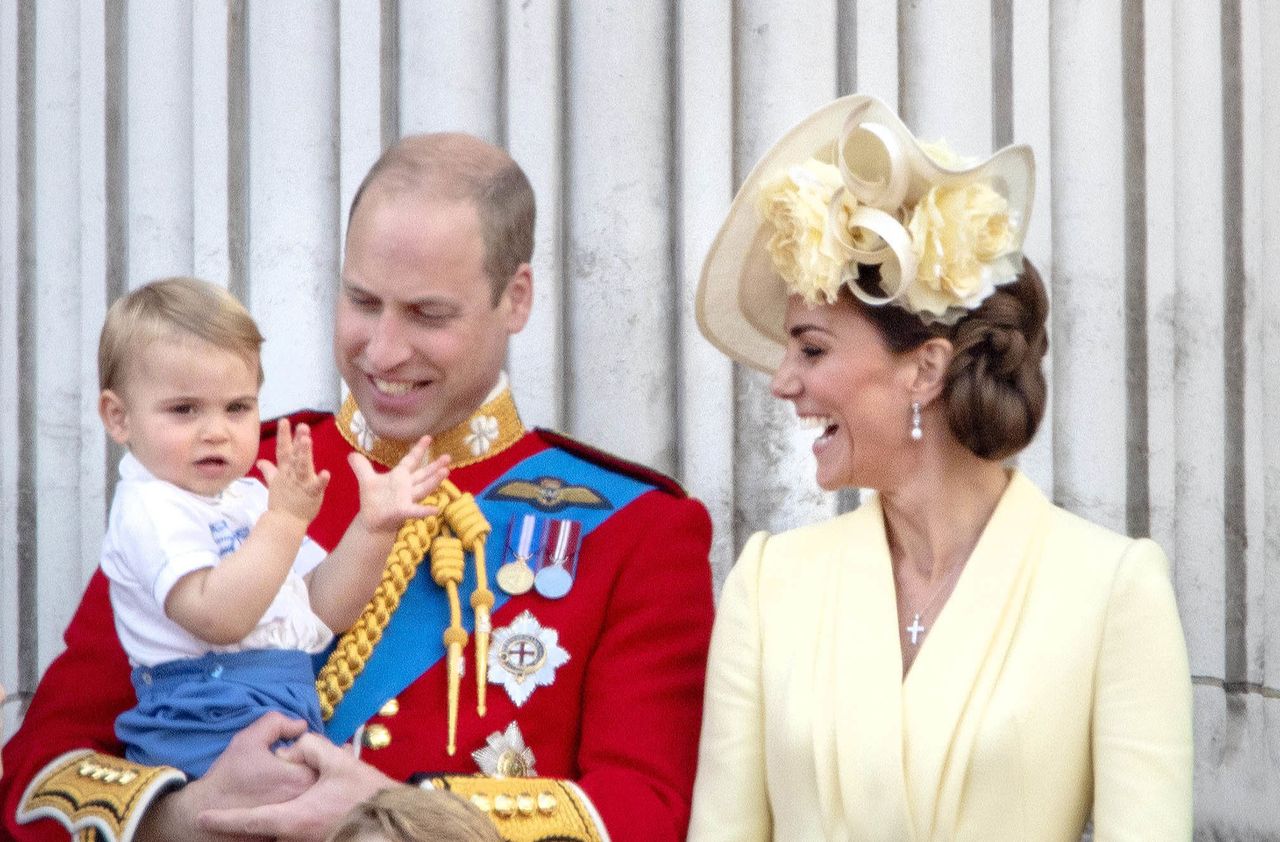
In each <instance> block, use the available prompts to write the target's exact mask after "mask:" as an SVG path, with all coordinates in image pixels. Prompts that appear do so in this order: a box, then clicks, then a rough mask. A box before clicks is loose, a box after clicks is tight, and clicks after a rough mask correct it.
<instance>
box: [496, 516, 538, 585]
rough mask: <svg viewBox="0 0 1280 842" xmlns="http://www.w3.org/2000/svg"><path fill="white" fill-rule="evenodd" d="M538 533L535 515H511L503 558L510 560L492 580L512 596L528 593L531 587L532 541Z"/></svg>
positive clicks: (499, 569) (533, 544)
mask: <svg viewBox="0 0 1280 842" xmlns="http://www.w3.org/2000/svg"><path fill="white" fill-rule="evenodd" d="M537 533H538V516H537V515H512V517H511V521H510V523H509V524H508V526H507V546H506V552H505V553H504V555H503V557H504V558H507V559H510V561H507V562H505V563H504V564H503V565H502V566H501V567H499V568H498V572H497V573H496V574H494V578H495V579H496V580H497V582H498V587H500V588H502V590H503V591H504V592H506V593H509V594H511V595H512V596H519V595H520V594H523V593H528V592H529V589H530V588H532V587H533V568H531V567H530V566H529V559H531V558H533V553H534V546H535V543H534V539H535V537H536V536H537Z"/></svg>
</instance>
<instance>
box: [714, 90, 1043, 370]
mask: <svg viewBox="0 0 1280 842" xmlns="http://www.w3.org/2000/svg"><path fill="white" fill-rule="evenodd" d="M1034 183H1035V162H1034V159H1033V157H1032V154H1031V149H1030V148H1029V147H1026V146H1008V147H1005V148H1004V149H1001V150H1000V151H999V152H997V153H995V154H994V155H992V156H991V157H990V158H988V159H987V160H986V161H982V162H977V161H971V160H966V159H963V158H960V157H959V156H958V155H956V154H955V153H953V152H951V151H950V150H949V149H948V148H946V147H945V146H943V145H941V144H924V143H921V142H920V141H918V140H916V138H915V137H914V136H913V135H912V134H911V131H910V130H909V129H908V128H907V127H906V126H905V125H903V123H902V120H900V119H899V118H898V115H896V114H894V113H893V112H892V111H891V110H890V109H889V108H888V107H887V106H886V105H885V104H884V103H882V102H880V101H879V100H878V99H875V98H874V97H869V96H861V95H856V94H855V95H853V96H847V97H844V98H842V99H838V100H836V101H835V102H833V103H831V104H829V105H827V106H825V107H823V108H821V109H819V110H818V111H817V112H815V113H814V114H811V115H810V116H809V117H808V118H806V119H805V120H803V121H802V122H800V123H799V124H798V125H796V126H795V127H794V128H792V129H791V130H790V131H788V132H787V133H786V134H785V135H784V136H783V137H782V139H781V140H779V141H778V142H777V143H776V144H774V146H773V148H772V149H770V150H769V151H768V152H767V153H765V156H764V157H763V158H761V159H760V162H759V163H758V164H756V166H755V168H754V169H753V170H752V171H751V174H750V175H749V176H747V180H746V182H745V183H744V184H743V185H742V189H740V190H739V191H738V195H737V196H736V197H735V198H734V200H733V205H732V206H731V207H730V208H729V215H728V218H726V219H725V222H724V225H723V226H721V228H720V233H719V234H718V235H717V236H716V239H715V242H714V243H712V245H711V251H710V252H709V253H708V254H707V259H706V262H705V263H704V264H703V266H702V279H701V281H700V282H699V284H698V293H697V298H696V305H695V306H696V309H697V318H698V327H699V328H700V329H701V330H702V333H703V335H704V336H706V337H707V339H708V340H710V342H711V344H713V345H715V346H716V347H717V348H719V349H720V350H721V351H722V352H724V353H725V354H727V355H728V356H729V357H731V358H733V359H735V360H737V361H739V362H741V363H745V364H746V365H749V366H751V367H752V368H756V369H760V370H761V371H765V372H772V371H775V370H776V369H777V368H778V365H779V364H780V363H781V361H782V355H783V350H784V346H785V345H786V341H787V337H786V334H785V332H784V330H783V321H784V318H785V313H786V305H787V296H788V295H791V294H799V295H802V296H804V298H805V300H806V301H808V302H809V303H810V304H818V303H821V302H823V301H825V302H833V301H835V300H836V296H837V295H838V294H839V291H840V287H841V286H847V287H848V288H849V290H850V291H851V292H852V293H853V294H854V295H856V296H857V297H858V298H860V299H861V300H862V301H864V302H866V303H867V304H870V305H876V306H878V305H888V304H892V305H895V306H898V307H902V308H904V309H906V310H908V311H910V312H912V313H915V314H916V315H918V316H919V317H920V318H921V319H922V320H924V321H925V322H943V323H945V324H954V323H955V322H956V321H957V320H958V319H959V318H960V317H961V316H963V315H964V314H965V313H967V312H969V311H970V310H973V309H974V308H976V307H977V306H978V305H980V304H981V303H982V302H983V301H984V300H985V299H986V298H987V297H988V296H989V295H991V293H992V292H993V291H994V290H995V288H996V287H997V286H999V285H1001V284H1005V283H1008V282H1010V281H1012V280H1014V279H1015V278H1016V277H1017V276H1018V273H1019V272H1020V271H1021V269H1022V241H1023V236H1024V233H1025V231H1026V227H1027V220H1028V217H1029V215H1030V212H1031V199H1032V193H1033V190H1034ZM859 264H862V265H867V266H876V267H878V268H879V275H880V287H881V293H882V294H880V295H872V294H870V293H868V292H867V291H866V290H865V289H863V288H861V287H860V286H859V285H858V284H857V283H856V281H857V278H858V266H859Z"/></svg>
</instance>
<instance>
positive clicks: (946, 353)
mask: <svg viewBox="0 0 1280 842" xmlns="http://www.w3.org/2000/svg"><path fill="white" fill-rule="evenodd" d="M954 353H955V349H954V348H953V347H952V345H951V343H950V342H949V341H948V340H946V339H943V338H941V337H938V336H935V337H933V338H932V339H928V340H926V341H925V342H924V343H923V344H921V345H920V346H919V347H917V348H915V349H914V350H912V351H911V354H912V356H913V357H914V358H915V369H916V370H915V380H914V382H913V383H912V384H911V392H912V395H913V396H914V398H915V400H918V401H919V402H920V403H921V404H928V403H930V402H932V401H933V399H934V398H936V397H938V395H940V394H942V390H943V389H944V388H946V385H947V368H948V367H950V365H951V357H952V356H953V355H954Z"/></svg>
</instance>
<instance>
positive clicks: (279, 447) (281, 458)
mask: <svg viewBox="0 0 1280 842" xmlns="http://www.w3.org/2000/svg"><path fill="white" fill-rule="evenodd" d="M292 454H293V436H292V435H291V434H290V432H289V419H288V418H281V419H280V421H279V423H277V424H276V464H277V465H283V464H284V463H285V462H287V461H288V460H289V457H290V456H291V455H292Z"/></svg>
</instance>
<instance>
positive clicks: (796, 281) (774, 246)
mask: <svg viewBox="0 0 1280 842" xmlns="http://www.w3.org/2000/svg"><path fill="white" fill-rule="evenodd" d="M833 200H834V201H833ZM758 206H759V209H760V215H761V217H762V218H764V219H765V220H766V221H768V222H770V223H771V224H772V225H773V236H772V237H770V239H769V246H768V248H769V254H770V256H772V258H773V265H774V267H775V268H776V269H777V270H778V274H779V275H781V276H782V279H783V280H784V281H785V282H786V283H787V286H788V287H789V288H790V289H791V291H792V292H794V293H797V294H799V295H801V296H802V297H803V298H804V300H805V301H806V302H807V303H809V304H811V305H812V304H817V303H819V301H826V302H827V303H830V302H832V301H835V300H836V296H837V294H838V293H839V291H840V284H841V282H842V280H843V277H844V270H845V266H846V265H847V264H848V262H849V252H848V249H847V247H846V246H845V245H844V244H843V243H842V242H841V238H840V237H838V236H837V230H839V229H840V228H843V229H844V230H845V232H846V233H845V234H844V239H845V240H848V241H850V242H852V243H853V244H854V245H855V246H857V247H859V248H867V249H871V248H875V247H876V246H877V245H878V240H879V238H878V237H876V236H875V235H874V234H870V233H868V232H865V231H863V230H861V229H854V230H852V231H850V230H848V222H849V217H850V216H851V215H852V213H853V212H854V211H855V210H856V209H857V206H858V203H857V200H856V199H854V198H853V196H852V195H850V194H849V192H848V191H847V190H845V189H844V182H843V180H842V178H841V175H840V170H839V169H837V168H836V167H834V166H832V165H831V164H827V163H823V162H822V161H819V160H817V159H816V158H810V159H809V160H807V161H805V162H804V163H802V164H798V165H796V166H793V167H790V168H788V169H787V170H786V171H785V172H783V173H782V174H780V175H779V176H778V177H777V178H775V179H773V180H772V181H771V182H769V183H768V184H766V185H765V186H764V187H762V188H761V190H760V196H759V204H758ZM833 227H835V228H836V229H837V230H832V229H833Z"/></svg>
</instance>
